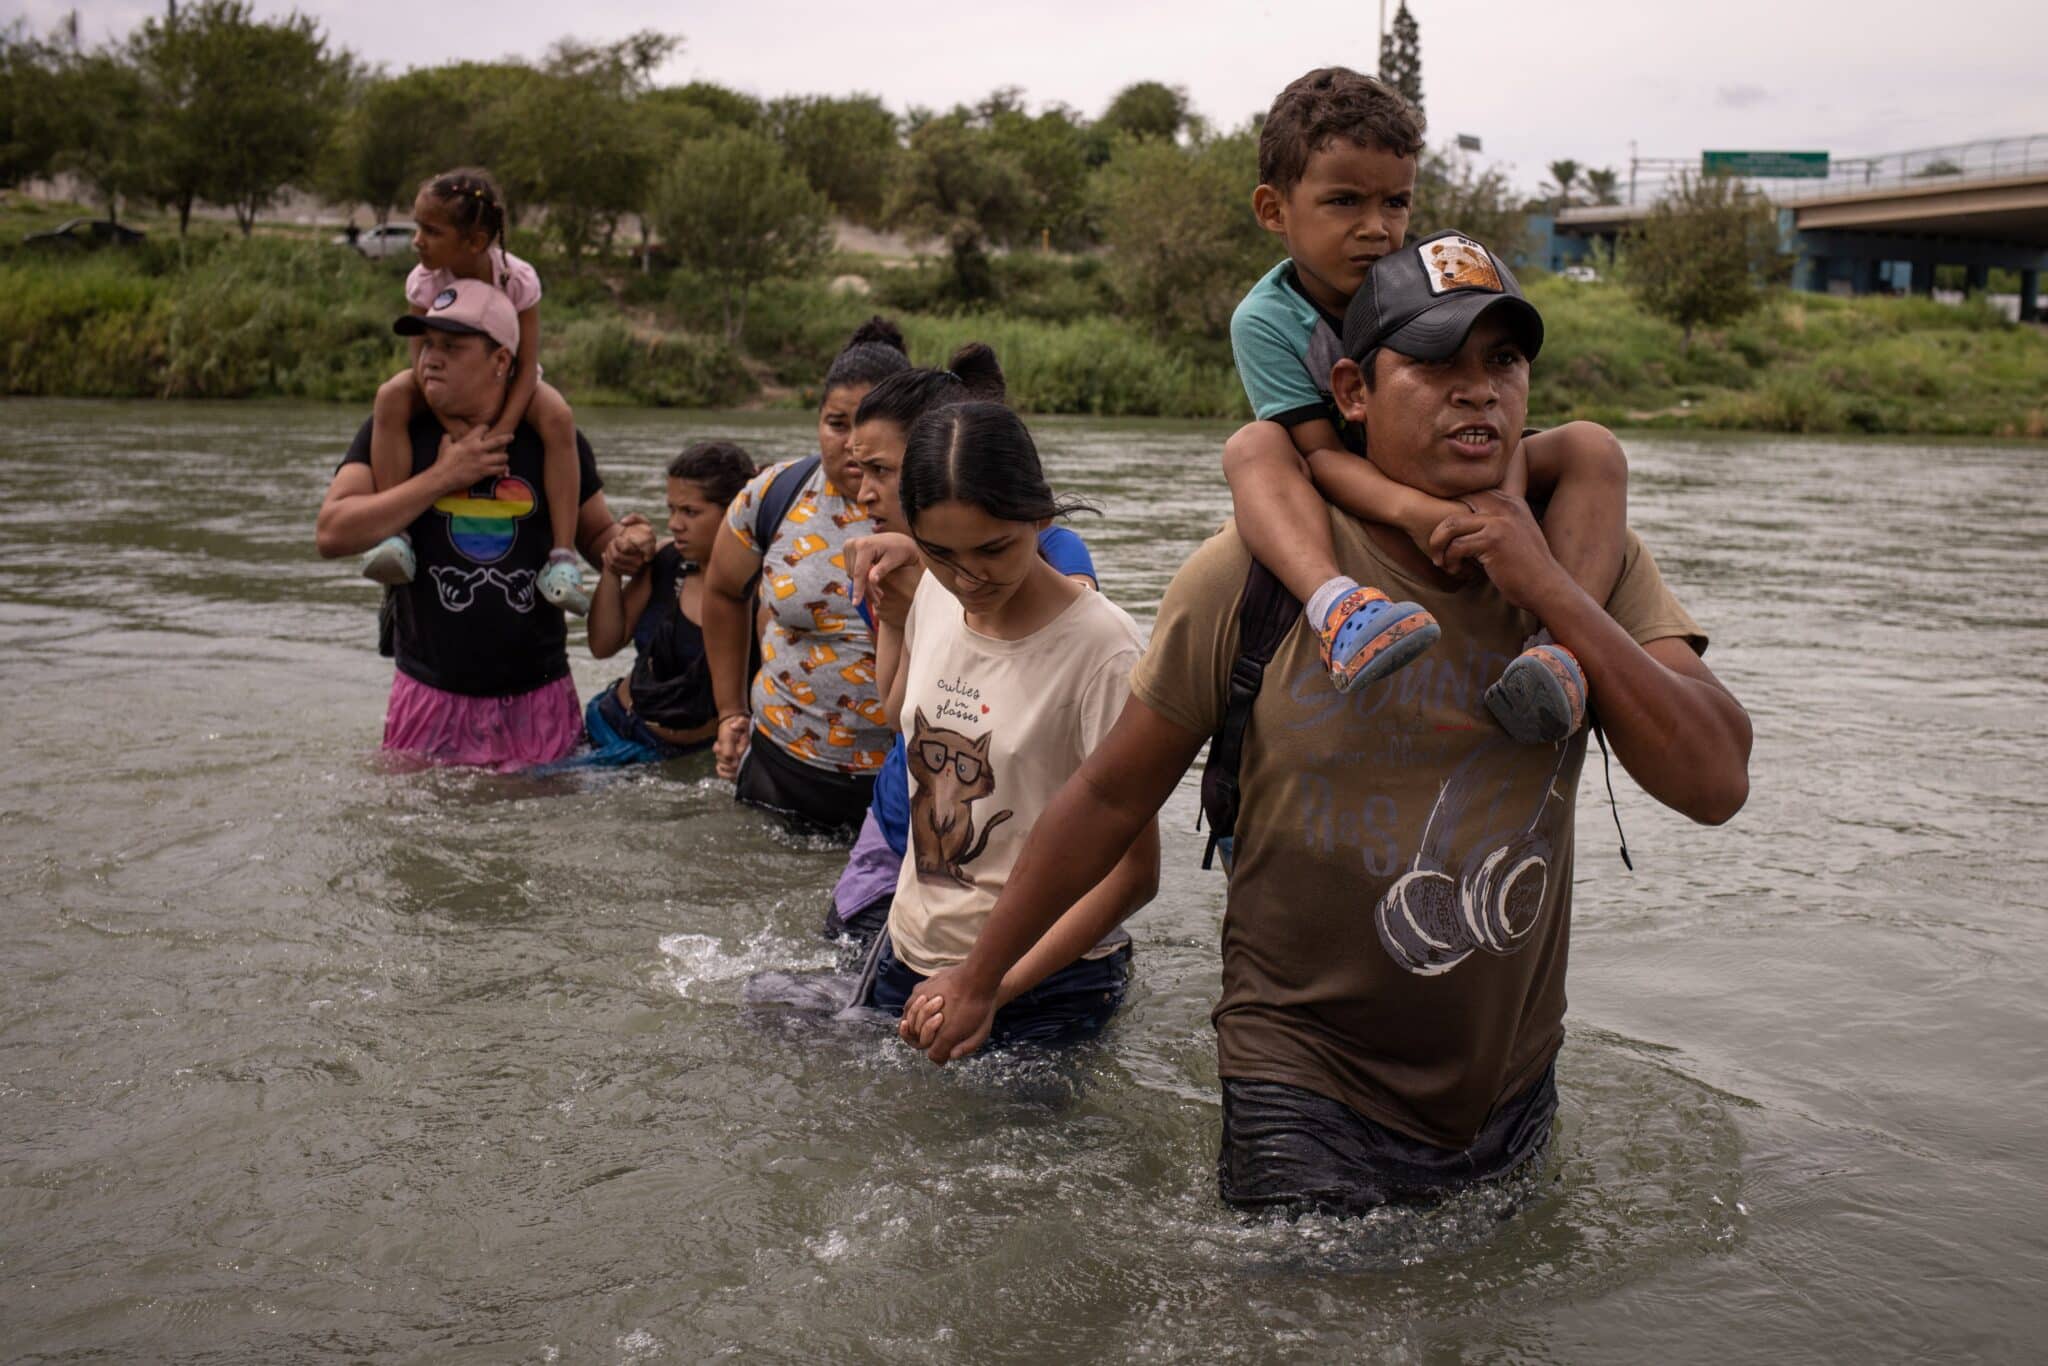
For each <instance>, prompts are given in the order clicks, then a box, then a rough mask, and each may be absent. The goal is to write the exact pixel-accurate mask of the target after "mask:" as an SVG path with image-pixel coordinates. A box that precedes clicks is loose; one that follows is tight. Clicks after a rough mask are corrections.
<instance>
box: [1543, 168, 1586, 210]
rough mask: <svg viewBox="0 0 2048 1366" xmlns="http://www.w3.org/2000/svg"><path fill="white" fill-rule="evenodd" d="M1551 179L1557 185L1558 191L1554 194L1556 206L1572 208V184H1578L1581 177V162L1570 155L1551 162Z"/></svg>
mask: <svg viewBox="0 0 2048 1366" xmlns="http://www.w3.org/2000/svg"><path fill="white" fill-rule="evenodd" d="M1550 179H1551V181H1552V183H1553V184H1555V185H1556V186H1557V193H1556V194H1555V195H1554V196H1552V199H1553V202H1554V204H1555V206H1556V207H1557V208H1560V209H1568V208H1570V207H1571V205H1572V186H1573V185H1575V184H1577V183H1578V179H1579V163H1578V162H1576V161H1573V160H1572V159H1571V158H1569V157H1567V158H1565V159H1564V160H1562V161H1553V162H1551V163H1550Z"/></svg>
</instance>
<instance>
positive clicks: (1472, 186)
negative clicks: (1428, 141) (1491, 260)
mask: <svg viewBox="0 0 2048 1366" xmlns="http://www.w3.org/2000/svg"><path fill="white" fill-rule="evenodd" d="M1528 224H1529V219H1528V215H1527V214H1526V213H1524V212H1523V210H1522V208H1521V206H1520V205H1518V204H1517V203H1516V202H1515V195H1514V190H1513V187H1511V186H1510V185H1509V184H1508V178H1507V174H1506V172H1504V171H1503V170H1501V168H1500V167H1498V166H1487V167H1483V168H1482V167H1480V166H1478V165H1476V164H1475V163H1474V162H1473V160H1472V158H1471V157H1470V156H1468V155H1467V154H1466V153H1465V152H1464V151H1462V150H1460V149H1459V148H1458V147H1456V146H1455V145H1453V146H1449V147H1444V148H1438V149H1433V150H1428V151H1425V152H1423V154H1422V158H1421V163H1420V164H1419V165H1418V166H1417V167H1416V170H1415V214H1414V217H1413V218H1412V219H1411V220H1410V222H1409V225H1408V235H1409V236H1410V237H1423V236H1426V235H1428V234H1429V233H1432V232H1439V231H1441V230H1443V229H1445V228H1456V229H1457V230H1458V231H1459V232H1462V233H1464V234H1465V235H1466V236H1468V237H1471V238H1473V239H1475V240H1477V241H1480V242H1484V243H1485V244H1486V245H1487V246H1489V247H1492V248H1493V249H1495V250H1496V251H1498V252H1500V253H1501V254H1502V255H1503V256H1507V257H1513V255H1514V254H1515V252H1516V250H1517V249H1519V248H1520V247H1521V245H1522V241H1523V238H1524V235H1525V234H1526V233H1527V232H1528Z"/></svg>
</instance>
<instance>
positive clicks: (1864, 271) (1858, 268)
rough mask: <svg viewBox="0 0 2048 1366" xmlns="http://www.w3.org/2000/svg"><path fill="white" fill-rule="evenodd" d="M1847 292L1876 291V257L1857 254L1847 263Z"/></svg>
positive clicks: (1873, 292)
mask: <svg viewBox="0 0 2048 1366" xmlns="http://www.w3.org/2000/svg"><path fill="white" fill-rule="evenodd" d="M1849 292H1850V293H1852V294H1875V293H1877V258H1876V257H1875V256H1858V257H1854V258H1852V259H1851V261H1850V263H1849Z"/></svg>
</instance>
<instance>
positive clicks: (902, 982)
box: [865, 930, 1131, 1048]
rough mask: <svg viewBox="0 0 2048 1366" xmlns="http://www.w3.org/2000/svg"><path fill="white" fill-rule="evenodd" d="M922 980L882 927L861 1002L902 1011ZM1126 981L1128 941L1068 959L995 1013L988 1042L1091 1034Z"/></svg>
mask: <svg viewBox="0 0 2048 1366" xmlns="http://www.w3.org/2000/svg"><path fill="white" fill-rule="evenodd" d="M923 980H924V975H923V974H922V973H917V972H912V971H911V970H910V969H909V968H907V967H905V966H903V963H902V961H901V960H899V959H898V958H897V957H896V946H895V945H894V944H892V943H890V942H889V935H888V932H887V931H886V930H885V931H884V932H883V934H882V945H881V958H880V960H879V962H878V963H877V964H876V967H875V984H874V986H873V988H872V989H871V990H870V992H869V995H868V999H867V1001H866V1002H865V1004H867V1005H871V1006H873V1007H874V1008H875V1009H876V1010H885V1011H887V1012H889V1014H891V1015H901V1014H902V1013H903V1007H904V1006H906V1005H908V1004H909V1003H910V993H911V992H913V991H915V990H916V989H917V984H918V983H919V982H922V981H923ZM1130 980H1131V946H1130V945H1129V944H1124V945H1122V946H1120V947H1119V948H1118V949H1117V951H1116V952H1115V953H1112V954H1109V955H1108V956H1106V957H1103V958H1083V959H1082V960H1081V961H1080V962H1078V963H1069V964H1068V965H1067V966H1066V967H1063V968H1061V969H1060V970H1059V971H1058V972H1056V973H1054V974H1053V975H1052V976H1050V977H1048V978H1046V979H1045V980H1044V981H1043V982H1040V983H1039V984H1038V985H1037V986H1035V987H1033V988H1031V990H1029V991H1027V992H1025V993H1024V994H1023V995H1022V996H1019V997H1018V998H1017V999H1016V1000H1014V1001H1012V1002H1010V1003H1009V1004H1008V1005H1006V1006H1004V1007H1003V1008H1002V1009H1001V1010H998V1011H997V1012H996V1018H995V1024H994V1026H993V1027H992V1028H991V1029H990V1030H989V1035H988V1044H987V1047H990V1048H1007V1047H1010V1046H1012V1045H1015V1044H1020V1043H1023V1044H1036V1045H1040V1046H1046V1047H1050V1046H1053V1045H1058V1044H1068V1043H1079V1042H1081V1041H1082V1040H1084V1039H1092V1038H1094V1037H1095V1036H1096V1035H1098V1034H1100V1033H1101V1032H1102V1031H1103V1030H1105V1029H1107V1028H1108V1027H1109V1021H1110V1017H1111V1016H1113V1015H1115V1014H1116V1012H1117V1007H1119V1006H1121V1005H1122V1004H1123V1003H1124V992H1125V990H1126V989H1127V988H1128V987H1129V985H1130Z"/></svg>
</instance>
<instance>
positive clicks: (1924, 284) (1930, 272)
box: [1913, 256, 1934, 298]
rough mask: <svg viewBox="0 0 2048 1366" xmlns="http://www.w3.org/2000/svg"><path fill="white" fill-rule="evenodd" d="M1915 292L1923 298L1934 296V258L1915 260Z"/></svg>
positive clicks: (1927, 257) (1919, 257)
mask: <svg viewBox="0 0 2048 1366" xmlns="http://www.w3.org/2000/svg"><path fill="white" fill-rule="evenodd" d="M1913 292H1914V293H1915V294H1918V295H1920V296H1921V297H1922V298H1930V297H1932V296H1933V294H1934V258H1933V257H1932V256H1916V257H1914V258H1913Z"/></svg>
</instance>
